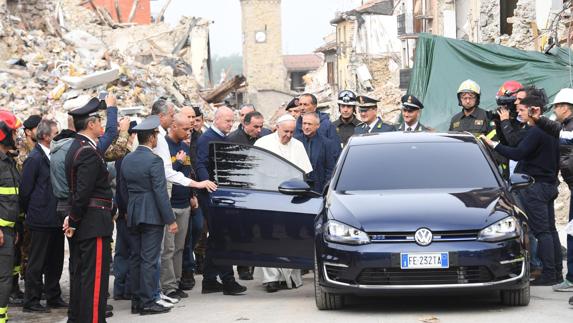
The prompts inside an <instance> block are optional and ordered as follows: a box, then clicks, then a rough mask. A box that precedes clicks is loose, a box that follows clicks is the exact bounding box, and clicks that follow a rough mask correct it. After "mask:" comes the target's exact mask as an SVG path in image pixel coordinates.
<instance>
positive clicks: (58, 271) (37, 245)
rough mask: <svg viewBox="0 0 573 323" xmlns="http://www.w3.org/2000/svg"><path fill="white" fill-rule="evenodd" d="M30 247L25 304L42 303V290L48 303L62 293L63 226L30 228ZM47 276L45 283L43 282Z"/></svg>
mask: <svg viewBox="0 0 573 323" xmlns="http://www.w3.org/2000/svg"><path fill="white" fill-rule="evenodd" d="M29 234H30V249H29V256H30V257H29V260H28V266H27V267H26V280H25V282H26V285H25V286H26V293H25V298H24V306H32V305H34V304H38V303H40V298H41V296H42V290H43V289H44V285H45V291H46V298H47V300H48V303H49V302H50V301H56V300H58V299H59V298H60V297H61V295H62V290H61V289H60V277H61V276H62V270H63V268H64V233H63V231H62V229H61V228H53V229H51V230H49V229H48V230H45V231H35V230H29ZM42 276H45V279H46V281H45V284H43V282H42Z"/></svg>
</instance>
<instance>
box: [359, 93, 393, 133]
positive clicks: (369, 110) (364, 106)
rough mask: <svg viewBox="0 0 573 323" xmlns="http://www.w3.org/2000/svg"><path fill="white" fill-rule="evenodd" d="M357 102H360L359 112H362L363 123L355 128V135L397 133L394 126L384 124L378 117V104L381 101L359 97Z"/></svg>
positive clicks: (364, 96) (363, 96)
mask: <svg viewBox="0 0 573 323" xmlns="http://www.w3.org/2000/svg"><path fill="white" fill-rule="evenodd" d="M356 101H357V102H358V112H360V119H361V120H362V123H361V124H359V125H358V126H356V128H354V134H363V133H372V132H390V131H396V128H395V127H394V126H393V125H389V124H387V123H384V122H383V121H382V119H381V118H380V117H378V104H377V103H378V102H379V100H376V99H373V98H371V97H368V96H366V95H359V96H358V97H357V98H356Z"/></svg>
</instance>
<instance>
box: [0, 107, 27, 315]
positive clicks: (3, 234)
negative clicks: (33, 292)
mask: <svg viewBox="0 0 573 323" xmlns="http://www.w3.org/2000/svg"><path fill="white" fill-rule="evenodd" d="M21 125H22V122H21V121H20V120H19V119H18V118H16V116H14V115H13V114H12V113H10V112H8V111H4V110H2V111H0V323H5V322H6V321H7V320H8V313H7V312H8V299H9V297H10V292H11V290H12V277H13V275H12V273H13V266H14V252H15V248H14V244H15V242H16V240H17V239H18V238H17V233H16V232H17V230H16V228H17V227H18V226H21V218H20V205H19V201H18V186H19V181H20V175H19V174H18V170H17V169H16V162H15V161H14V158H13V156H12V155H11V154H10V151H11V150H14V149H16V147H15V146H16V143H15V137H16V130H17V129H18V128H20V126H21Z"/></svg>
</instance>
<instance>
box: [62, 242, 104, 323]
mask: <svg viewBox="0 0 573 323" xmlns="http://www.w3.org/2000/svg"><path fill="white" fill-rule="evenodd" d="M69 241H70V242H71V243H70V254H71V256H70V258H71V259H70V261H71V263H70V265H71V266H72V267H73V268H72V269H71V270H70V271H71V272H73V278H72V281H71V285H72V286H71V291H70V311H69V312H68V322H78V323H80V322H81V323H84V322H85V323H88V322H91V323H103V322H105V312H106V311H105V307H106V304H107V291H108V285H109V264H110V261H111V247H110V242H111V238H110V237H96V238H91V239H86V240H80V241H78V240H77V239H75V238H72V239H70V240H69Z"/></svg>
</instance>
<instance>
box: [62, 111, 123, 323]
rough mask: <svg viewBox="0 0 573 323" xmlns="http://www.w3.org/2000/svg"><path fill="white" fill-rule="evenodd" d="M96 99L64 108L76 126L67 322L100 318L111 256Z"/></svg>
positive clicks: (69, 166)
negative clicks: (70, 277) (86, 103)
mask: <svg viewBox="0 0 573 323" xmlns="http://www.w3.org/2000/svg"><path fill="white" fill-rule="evenodd" d="M99 107H100V106H98V105H86V106H84V107H82V108H79V109H76V110H73V111H71V112H69V114H70V115H72V117H73V118H74V126H75V128H76V131H78V133H77V135H76V137H75V139H74V141H73V142H72V144H71V146H70V149H69V151H68V153H67V155H66V161H65V171H66V178H67V181H68V188H69V192H70V195H69V203H70V212H69V215H68V216H67V217H66V218H65V220H64V232H65V234H66V236H67V237H68V238H70V254H71V264H72V266H73V269H72V271H73V272H74V277H73V278H72V281H71V290H70V311H69V312H68V322H92V323H97V322H105V316H106V298H107V291H108V282H109V265H110V260H111V246H110V241H111V235H112V232H113V221H112V215H111V210H112V191H111V187H110V183H109V173H108V171H107V167H106V163H105V161H104V158H103V155H102V153H100V152H99V151H98V150H97V148H96V146H97V140H98V136H99V135H100V134H101V133H102V126H101V117H100V116H99V114H98V109H99Z"/></svg>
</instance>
